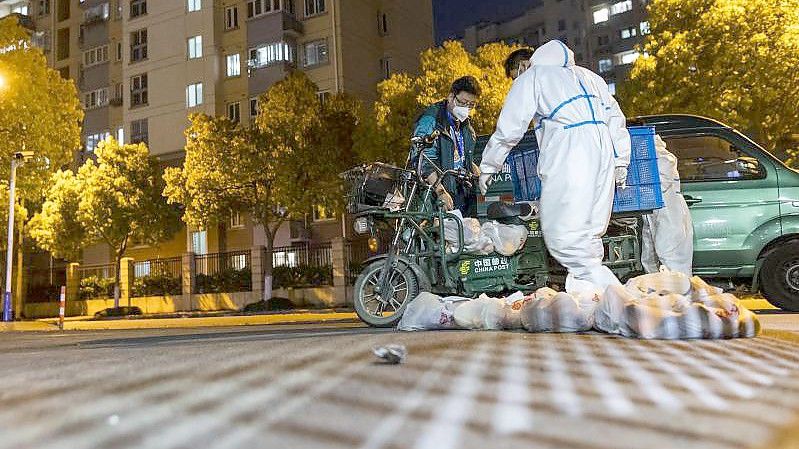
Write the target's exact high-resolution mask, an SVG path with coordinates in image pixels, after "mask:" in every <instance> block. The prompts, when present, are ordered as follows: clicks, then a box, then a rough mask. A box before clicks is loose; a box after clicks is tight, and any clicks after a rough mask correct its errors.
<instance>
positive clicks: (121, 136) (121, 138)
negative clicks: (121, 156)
mask: <svg viewBox="0 0 799 449" xmlns="http://www.w3.org/2000/svg"><path fill="white" fill-rule="evenodd" d="M117 142H119V144H120V145H124V144H125V128H124V127H122V126H120V127H119V128H117Z"/></svg>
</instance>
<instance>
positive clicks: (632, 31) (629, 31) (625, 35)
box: [621, 27, 638, 39]
mask: <svg viewBox="0 0 799 449" xmlns="http://www.w3.org/2000/svg"><path fill="white" fill-rule="evenodd" d="M635 36H638V28H636V27H629V28H624V29H623V30H621V38H622V39H629V38H631V37H635Z"/></svg>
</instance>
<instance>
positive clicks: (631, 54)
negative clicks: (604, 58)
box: [614, 50, 641, 65]
mask: <svg viewBox="0 0 799 449" xmlns="http://www.w3.org/2000/svg"><path fill="white" fill-rule="evenodd" d="M640 55H641V54H640V53H638V52H637V51H635V50H630V51H625V52H622V53H616V54H615V55H614V56H615V58H616V64H618V65H625V64H632V63H634V62H635V60H636V59H638V57H639V56H640Z"/></svg>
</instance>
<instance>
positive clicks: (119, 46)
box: [117, 42, 122, 61]
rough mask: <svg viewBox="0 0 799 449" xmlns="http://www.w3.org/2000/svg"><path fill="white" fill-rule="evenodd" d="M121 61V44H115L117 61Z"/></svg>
mask: <svg viewBox="0 0 799 449" xmlns="http://www.w3.org/2000/svg"><path fill="white" fill-rule="evenodd" d="M121 60H122V42H117V61H121Z"/></svg>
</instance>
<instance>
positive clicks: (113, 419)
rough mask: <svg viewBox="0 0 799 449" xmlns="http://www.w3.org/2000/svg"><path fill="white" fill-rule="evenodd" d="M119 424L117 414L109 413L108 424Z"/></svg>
mask: <svg viewBox="0 0 799 449" xmlns="http://www.w3.org/2000/svg"><path fill="white" fill-rule="evenodd" d="M117 424H119V415H111V416H109V417H108V425H110V426H115V425H117Z"/></svg>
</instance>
